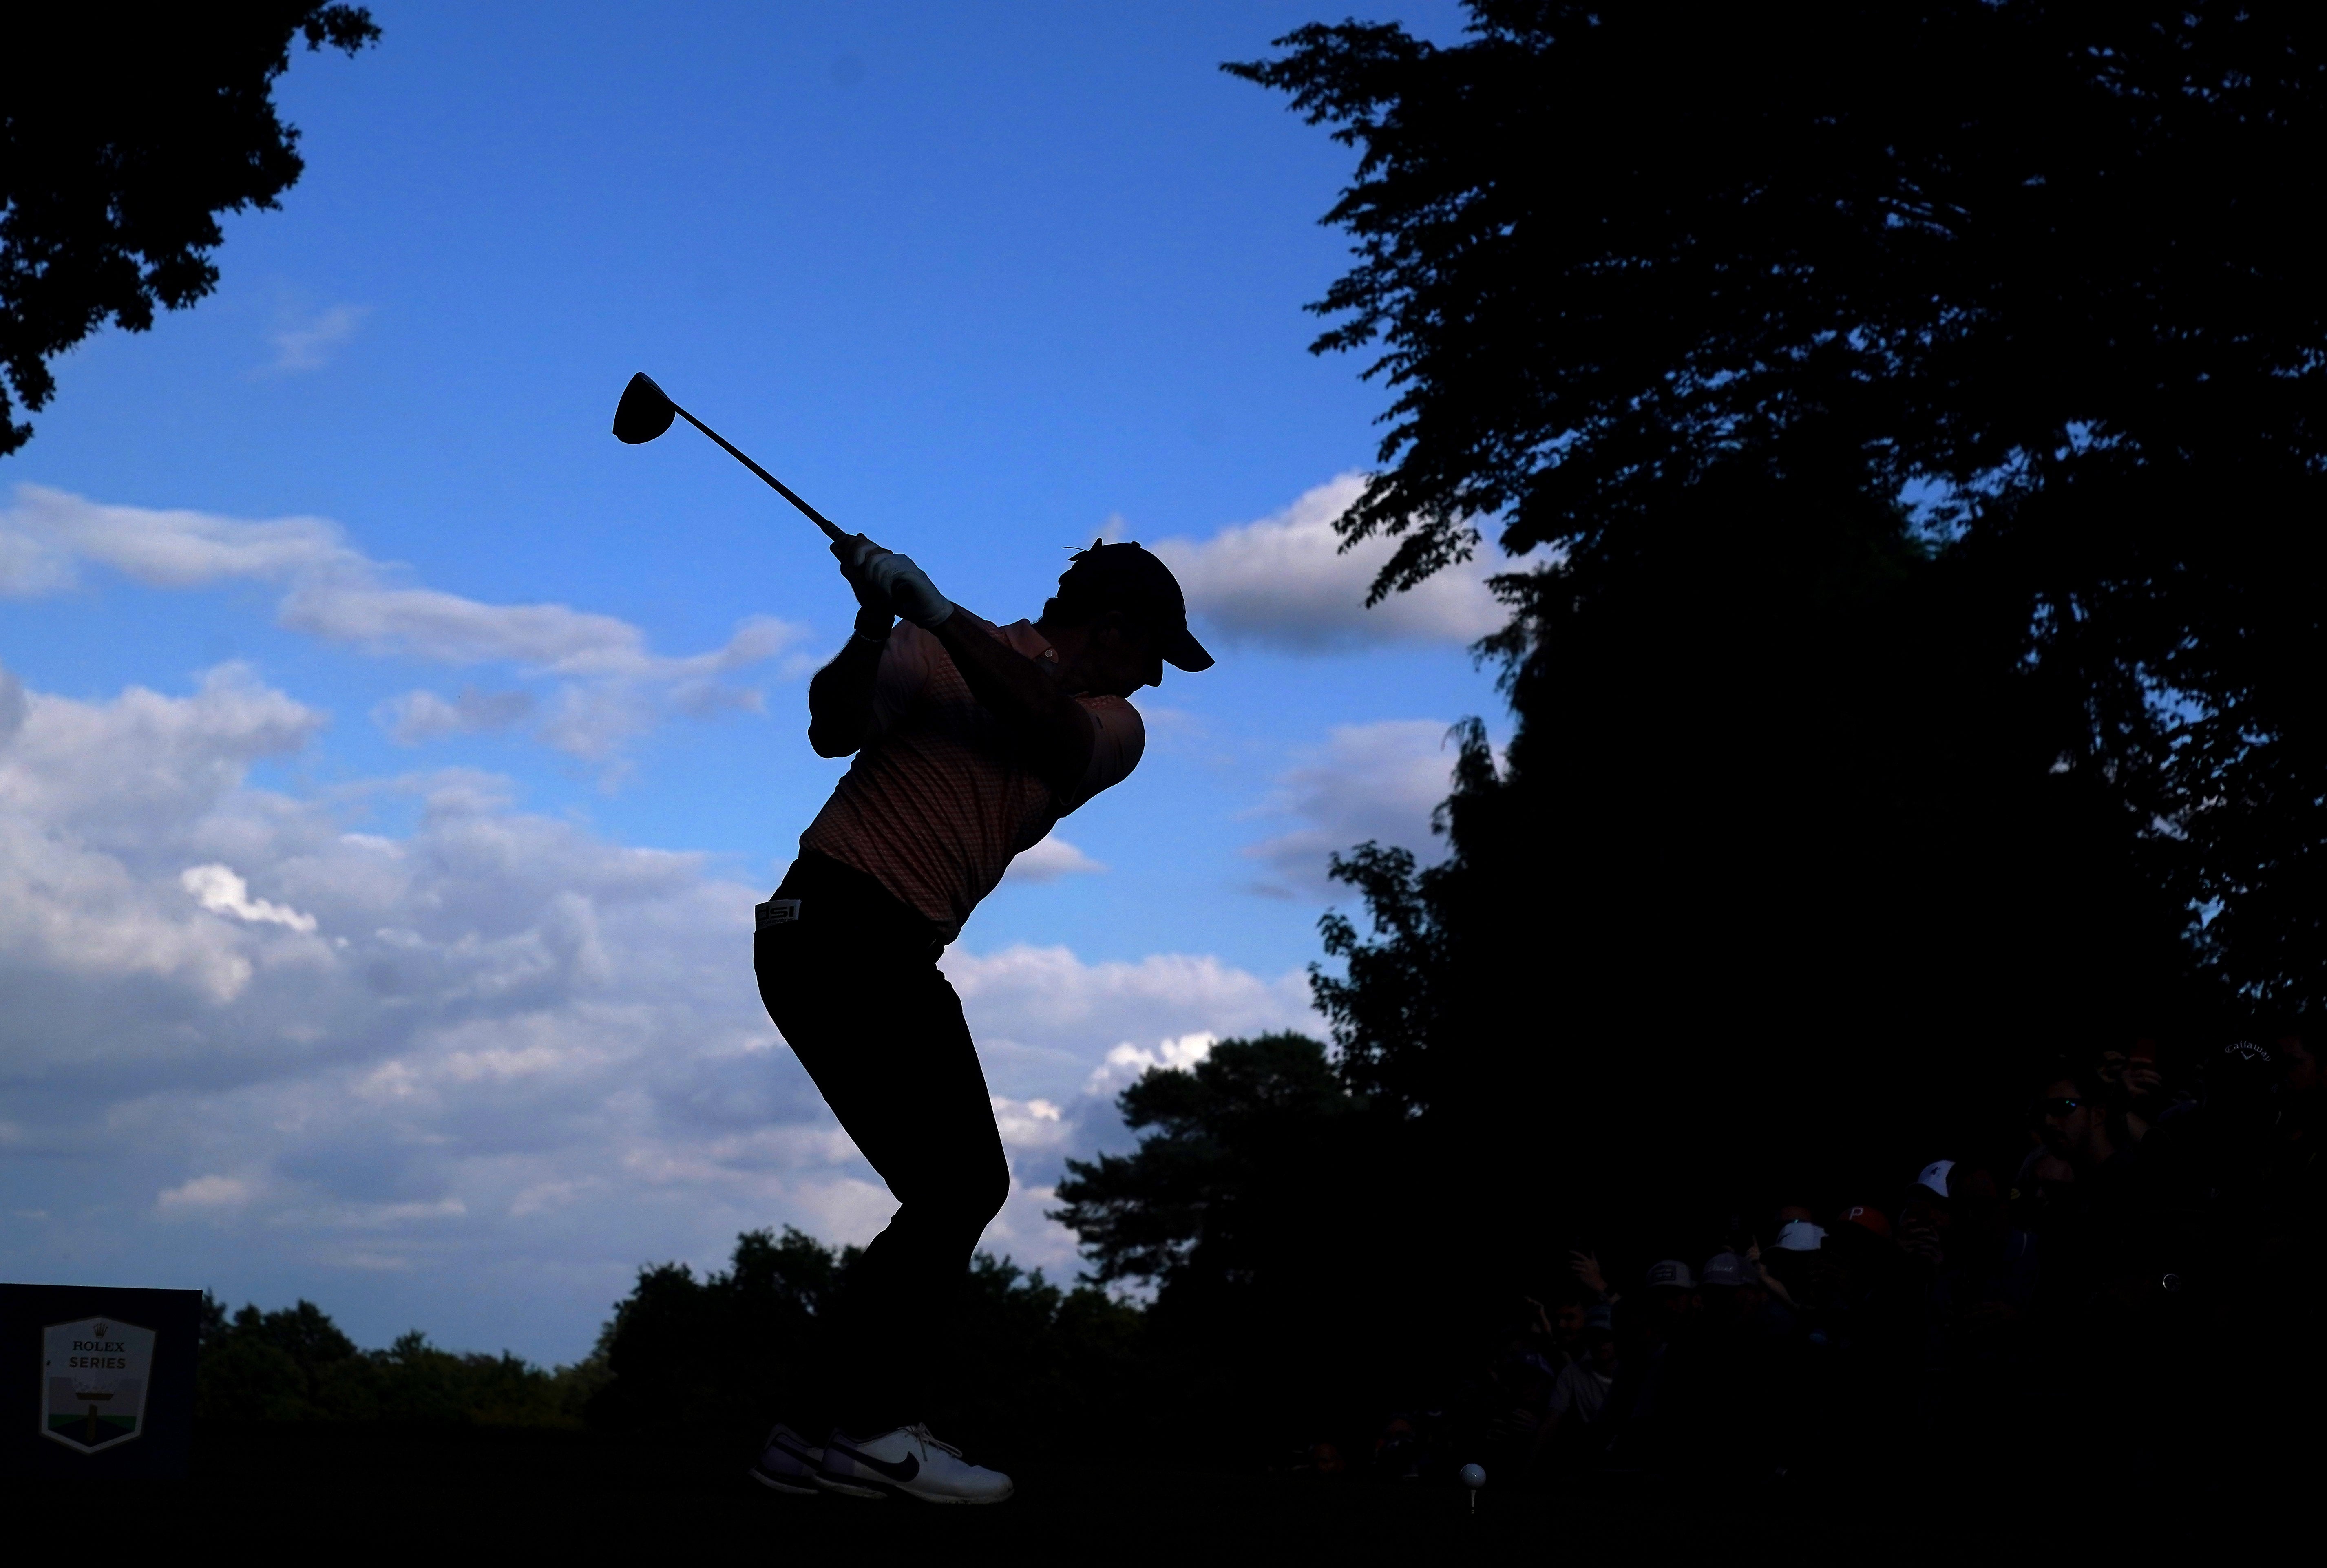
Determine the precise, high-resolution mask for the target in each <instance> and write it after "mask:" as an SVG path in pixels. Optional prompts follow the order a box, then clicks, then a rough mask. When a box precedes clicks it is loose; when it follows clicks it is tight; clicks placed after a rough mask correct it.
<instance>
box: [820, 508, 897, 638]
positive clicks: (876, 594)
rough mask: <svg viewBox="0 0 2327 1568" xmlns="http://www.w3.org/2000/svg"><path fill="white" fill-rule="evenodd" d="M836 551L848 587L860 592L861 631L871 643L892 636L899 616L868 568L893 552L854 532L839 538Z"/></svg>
mask: <svg viewBox="0 0 2327 1568" xmlns="http://www.w3.org/2000/svg"><path fill="white" fill-rule="evenodd" d="M832 553H833V555H834V556H835V558H836V559H837V560H838V561H839V562H840V574H841V575H842V576H843V577H846V579H848V586H849V588H850V589H851V590H852V591H853V592H854V593H855V595H856V630H857V634H858V635H859V636H861V637H863V638H864V639H866V640H867V641H869V642H879V641H881V640H882V639H884V638H886V637H887V636H888V635H889V627H890V625H891V623H892V622H893V621H895V619H896V615H895V612H894V611H892V610H890V608H889V595H888V593H887V592H886V591H884V590H883V588H881V586H880V585H879V584H877V583H874V581H873V579H872V577H871V576H870V575H869V574H867V573H866V571H865V567H866V565H868V564H869V563H871V562H872V561H873V560H874V558H876V557H878V556H882V555H887V554H888V553H889V552H888V551H886V550H884V549H883V548H882V547H881V546H878V545H876V544H874V542H873V541H872V540H870V539H868V538H866V537H864V535H862V534H851V535H849V536H848V537H846V538H845V539H835V540H834V541H833V542H832Z"/></svg>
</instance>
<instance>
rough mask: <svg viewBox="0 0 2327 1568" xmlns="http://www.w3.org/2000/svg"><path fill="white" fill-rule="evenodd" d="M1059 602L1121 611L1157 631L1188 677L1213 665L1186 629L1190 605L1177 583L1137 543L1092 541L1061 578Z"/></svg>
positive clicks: (1165, 649) (1169, 655)
mask: <svg viewBox="0 0 2327 1568" xmlns="http://www.w3.org/2000/svg"><path fill="white" fill-rule="evenodd" d="M1059 599H1060V601H1061V602H1062V603H1066V604H1071V605H1074V606H1076V607H1077V608H1079V609H1085V610H1120V611H1123V612H1124V613H1125V614H1126V615H1128V616H1130V617H1131V618H1132V619H1133V620H1135V621H1138V622H1140V624H1142V625H1144V626H1145V627H1146V628H1147V629H1148V630H1151V631H1153V632H1154V633H1155V635H1156V636H1157V638H1158V639H1161V640H1162V642H1163V645H1164V646H1163V654H1164V658H1166V659H1167V660H1169V661H1170V662H1171V663H1173V664H1174V665H1177V666H1178V667H1180V668H1182V669H1184V670H1187V671H1189V672H1190V673H1191V674H1193V673H1194V672H1195V671H1197V670H1200V669H1210V668H1211V667H1212V656H1211V655H1210V654H1209V653H1206V652H1205V651H1204V645H1203V644H1202V643H1201V642H1198V641H1197V640H1196V639H1195V637H1194V635H1193V634H1192V633H1191V632H1190V631H1189V630H1188V601H1187V600H1186V599H1185V598H1184V597H1183V596H1182V594H1181V593H1180V583H1179V579H1177V578H1175V577H1173V575H1172V569H1171V568H1170V567H1169V566H1166V565H1164V563H1163V562H1161V561H1159V560H1157V559H1156V558H1155V557H1154V555H1149V554H1148V553H1147V552H1146V551H1145V550H1143V549H1141V548H1140V547H1139V546H1137V545H1136V544H1123V545H1107V544H1101V543H1100V542H1099V541H1098V540H1097V539H1093V540H1092V541H1091V547H1090V548H1089V549H1088V550H1079V551H1077V552H1076V553H1075V564H1074V565H1071V566H1070V567H1068V568H1067V570H1066V573H1065V574H1064V575H1063V576H1061V578H1060V579H1059Z"/></svg>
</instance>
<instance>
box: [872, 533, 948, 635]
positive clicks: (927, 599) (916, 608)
mask: <svg viewBox="0 0 2327 1568" xmlns="http://www.w3.org/2000/svg"><path fill="white" fill-rule="evenodd" d="M864 574H865V575H866V576H867V577H869V578H871V579H872V581H873V582H874V583H877V584H878V585H879V586H880V588H881V590H882V591H883V593H886V594H887V595H888V597H889V608H890V609H892V610H893V611H896V612H897V613H898V614H900V615H902V616H903V617H904V618H905V619H906V620H908V621H911V622H912V623H913V624H914V625H916V626H919V627H921V628H922V629H924V630H927V629H928V628H930V627H932V626H935V625H937V624H938V623H939V622H940V621H944V620H945V618H946V617H947V616H949V615H951V614H952V613H953V601H952V600H950V599H948V598H947V597H946V596H945V595H944V594H942V593H939V592H938V585H937V584H936V583H932V582H930V574H928V573H927V572H924V571H922V570H921V568H920V567H919V566H916V565H913V558H912V557H911V555H898V554H897V553H896V552H894V551H893V550H883V551H882V552H881V553H880V555H876V556H874V558H872V559H871V560H869V561H867V562H866V563H865V565H864Z"/></svg>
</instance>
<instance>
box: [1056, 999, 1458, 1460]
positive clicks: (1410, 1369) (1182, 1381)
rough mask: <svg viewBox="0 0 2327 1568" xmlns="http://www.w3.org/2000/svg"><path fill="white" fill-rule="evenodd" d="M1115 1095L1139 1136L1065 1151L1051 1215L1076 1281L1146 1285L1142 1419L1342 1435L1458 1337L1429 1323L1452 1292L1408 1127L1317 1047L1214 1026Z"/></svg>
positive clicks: (1214, 1437) (1213, 1428) (1256, 1435)
mask: <svg viewBox="0 0 2327 1568" xmlns="http://www.w3.org/2000/svg"><path fill="white" fill-rule="evenodd" d="M1117 1108H1118V1110H1119V1111H1120V1112H1121V1114H1122V1116H1123V1119H1124V1122H1125V1124H1126V1125H1128V1126H1130V1127H1132V1128H1133V1129H1135V1130H1141V1131H1144V1132H1145V1136H1144V1137H1143V1138H1142V1139H1141V1140H1140V1143H1139V1146H1138V1148H1137V1149H1136V1151H1135V1152H1134V1153H1130V1154H1127V1155H1125V1154H1102V1155H1100V1156H1099V1157H1098V1158H1097V1159H1096V1160H1091V1161H1080V1160H1070V1161H1069V1162H1067V1175H1066V1178H1065V1180H1063V1181H1061V1182H1060V1183H1059V1189H1058V1195H1059V1198H1060V1199H1061V1204H1062V1207H1061V1208H1060V1209H1057V1210H1056V1211H1054V1213H1053V1216H1052V1218H1056V1219H1058V1220H1059V1221H1060V1222H1061V1224H1064V1225H1066V1226H1067V1227H1070V1228H1071V1229H1073V1230H1074V1231H1076V1232H1077V1234H1078V1235H1079V1237H1081V1240H1082V1243H1083V1249H1084V1253H1085V1255H1086V1256H1088V1257H1089V1259H1090V1260H1091V1262H1092V1264H1093V1265H1094V1267H1093V1270H1092V1276H1091V1277H1093V1278H1095V1279H1096V1280H1098V1281H1099V1282H1101V1283H1120V1282H1126V1281H1135V1282H1140V1283H1145V1284H1149V1285H1152V1286H1153V1287H1154V1292H1155V1297H1154V1305H1153V1306H1152V1307H1151V1308H1150V1309H1149V1311H1148V1314H1147V1323H1146V1325H1145V1340H1144V1344H1145V1354H1146V1356H1147V1358H1148V1362H1149V1376H1150V1377H1152V1378H1153V1379H1154V1381H1155V1384H1156V1386H1157V1389H1158V1392H1159V1394H1160V1395H1162V1397H1161V1399H1160V1400H1158V1401H1155V1402H1153V1404H1152V1405H1151V1408H1150V1410H1149V1413H1148V1419H1149V1420H1151V1421H1154V1420H1159V1419H1170V1418H1172V1417H1174V1416H1176V1417H1178V1418H1179V1419H1181V1420H1183V1421H1186V1422H1188V1423H1191V1424H1192V1425H1196V1426H1200V1427H1201V1429H1203V1430H1204V1431H1206V1432H1208V1433H1210V1436H1208V1437H1207V1438H1206V1442H1209V1443H1210V1445H1211V1446H1212V1447H1213V1448H1214V1449H1215V1451H1220V1450H1221V1447H1222V1444H1223V1443H1224V1442H1228V1443H1239V1442H1240V1443H1255V1442H1257V1443H1263V1444H1266V1443H1269V1442H1275V1441H1276V1440H1278V1439H1280V1438H1282V1439H1285V1440H1287V1441H1292V1440H1295V1439H1297V1440H1299V1441H1301V1442H1308V1441H1312V1440H1313V1439H1314V1438H1315V1437H1316V1436H1318V1435H1319V1434H1321V1433H1336V1434H1341V1433H1350V1432H1357V1431H1360V1430H1361V1429H1362V1428H1363V1427H1364V1423H1365V1421H1366V1420H1367V1419H1369V1418H1370V1417H1372V1416H1373V1415H1374V1414H1377V1412H1375V1411H1374V1409H1373V1407H1372V1406H1373V1401H1374V1400H1375V1399H1376V1398H1378V1396H1379V1395H1381V1394H1382V1392H1383V1388H1384V1385H1385V1384H1386V1383H1387V1384H1389V1385H1393V1386H1398V1385H1416V1384H1419V1383H1422V1382H1424V1381H1426V1378H1425V1375H1424V1371H1423V1368H1425V1367H1427V1366H1428V1365H1429V1364H1430V1363H1431V1362H1433V1361H1434V1360H1435V1358H1436V1357H1437V1356H1438V1355H1439V1354H1441V1353H1442V1352H1443V1351H1444V1349H1448V1348H1450V1347H1453V1346H1454V1345H1456V1344H1458V1343H1459V1341H1458V1340H1457V1339H1456V1338H1455V1337H1454V1336H1453V1335H1451V1334H1445V1333H1439V1332H1435V1331H1432V1329H1431V1327H1430V1326H1431V1325H1433V1324H1435V1323H1436V1322H1438V1321H1441V1320H1443V1319H1444V1316H1445V1315H1446V1313H1447V1311H1448V1310H1449V1309H1450V1307H1451V1308H1452V1309H1453V1310H1454V1311H1460V1310H1461V1304H1462V1303H1461V1302H1459V1299H1457V1298H1455V1297H1451V1296H1450V1293H1449V1292H1448V1289H1447V1287H1448V1284H1449V1283H1450V1281H1453V1279H1455V1278H1457V1277H1458V1274H1457V1270H1456V1268H1455V1265H1454V1260H1452V1259H1450V1258H1448V1257H1446V1256H1444V1255H1442V1252H1441V1250H1440V1247H1439V1246H1438V1245H1437V1243H1436V1242H1435V1239H1434V1237H1435V1235H1436V1234H1438V1233H1439V1232H1440V1231H1441V1230H1443V1228H1444V1227H1440V1226H1439V1225H1437V1223H1436V1220H1437V1216H1436V1215H1435V1213H1434V1212H1433V1211H1432V1205H1433V1204H1434V1203H1435V1201H1436V1200H1438V1199H1440V1198H1441V1197H1442V1196H1443V1195H1442V1194H1441V1193H1439V1192H1437V1191H1435V1190H1432V1189H1431V1188H1430V1187H1429V1186H1428V1184H1427V1183H1426V1182H1422V1181H1416V1176H1417V1174H1418V1171H1417V1167H1416V1158H1415V1156H1416V1150H1415V1146H1414V1141H1413V1137H1412V1134H1413V1132H1414V1128H1413V1127H1411V1126H1410V1125H1409V1124H1408V1120H1407V1118H1406V1115H1405V1113H1404V1111H1403V1110H1402V1109H1401V1108H1399V1107H1398V1106H1396V1105H1394V1104H1392V1103H1391V1102H1390V1101H1388V1099H1376V1098H1370V1097H1365V1096H1360V1095H1358V1094H1354V1093H1352V1092H1351V1091H1350V1087H1349V1085H1348V1083H1347V1081H1346V1080H1345V1078H1344V1076H1343V1074H1342V1073H1341V1071H1340V1070H1338V1069H1337V1068H1336V1066H1335V1064H1334V1063H1333V1062H1332V1061H1331V1060H1329V1059H1328V1058H1327V1055H1326V1052H1325V1048H1324V1047H1323V1046H1322V1044H1321V1043H1319V1042H1318V1041H1314V1040H1311V1039H1308V1038H1307V1037H1305V1036H1303V1035H1298V1034H1267V1035H1262V1036H1259V1037H1257V1038H1256V1039H1252V1040H1224V1041H1220V1042H1219V1043H1218V1044H1216V1045H1214V1046H1213V1047H1212V1049H1211V1051H1210V1054H1209V1055H1208V1056H1207V1057H1206V1058H1205V1059H1203V1060H1202V1061H1201V1062H1199V1063H1197V1064H1196V1065H1195V1066H1194V1067H1193V1068H1192V1069H1173V1070H1163V1069H1157V1070H1153V1071H1150V1072H1147V1073H1145V1074H1143V1075H1142V1076H1141V1077H1140V1078H1137V1079H1136V1080H1135V1081H1134V1082H1133V1083H1132V1084H1131V1085H1130V1086H1129V1087H1126V1088H1125V1089H1124V1091H1123V1092H1122V1094H1121V1095H1119V1096H1118V1097H1117ZM1159 1406H1168V1409H1166V1408H1158V1407H1159ZM1223 1431H1226V1432H1229V1433H1233V1434H1234V1435H1233V1436H1231V1437H1229V1438H1225V1439H1224V1438H1223V1437H1222V1436H1221V1435H1220V1433H1222V1432H1223ZM1364 1435H1368V1436H1369V1435H1370V1433H1369V1431H1366V1432H1365V1433H1364Z"/></svg>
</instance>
